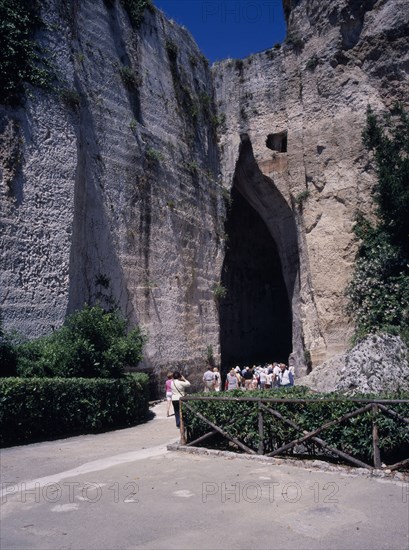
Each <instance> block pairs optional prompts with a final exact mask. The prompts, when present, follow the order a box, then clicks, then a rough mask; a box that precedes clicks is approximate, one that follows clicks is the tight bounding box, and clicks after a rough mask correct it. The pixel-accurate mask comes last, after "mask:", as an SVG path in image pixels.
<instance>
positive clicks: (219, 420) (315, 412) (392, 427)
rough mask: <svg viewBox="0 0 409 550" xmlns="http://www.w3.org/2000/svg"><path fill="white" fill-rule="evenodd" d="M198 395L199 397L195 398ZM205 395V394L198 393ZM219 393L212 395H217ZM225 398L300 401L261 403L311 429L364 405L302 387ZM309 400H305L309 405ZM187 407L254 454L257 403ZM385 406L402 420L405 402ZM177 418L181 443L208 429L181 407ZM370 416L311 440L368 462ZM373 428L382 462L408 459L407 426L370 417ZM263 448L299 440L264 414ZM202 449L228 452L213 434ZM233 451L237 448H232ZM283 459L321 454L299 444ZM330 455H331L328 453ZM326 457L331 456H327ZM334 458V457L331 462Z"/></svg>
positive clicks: (408, 411)
mask: <svg viewBox="0 0 409 550" xmlns="http://www.w3.org/2000/svg"><path fill="white" fill-rule="evenodd" d="M199 395H200V394H199ZM203 395H204V396H207V397H208V396H209V394H208V393H207V394H203ZM218 395H220V394H214V395H213V396H214V397H217V396H218ZM224 395H225V396H226V395H227V397H241V398H246V397H252V398H253V397H258V398H259V397H261V398H266V397H273V398H279V399H281V398H283V399H305V400H307V402H306V403H302V402H295V403H292V402H291V401H283V402H279V403H270V404H268V403H266V405H267V406H268V407H271V408H272V409H274V410H276V411H278V412H279V413H280V414H281V415H282V416H283V417H285V418H286V419H288V420H291V421H292V422H294V423H295V424H297V425H298V426H300V428H302V429H303V430H306V431H312V430H314V429H316V428H318V427H320V426H321V425H323V424H324V423H326V422H329V421H331V420H333V419H336V418H339V417H341V416H344V415H345V414H347V413H349V412H352V411H354V410H356V409H359V408H360V407H362V406H364V405H365V404H362V403H357V402H354V401H351V399H350V398H346V397H343V396H341V395H339V394H309V393H308V390H307V389H306V388H302V387H297V388H289V389H282V390H280V391H278V392H271V393H269V394H268V395H266V392H265V391H252V392H251V395H250V396H249V393H248V392H245V391H242V390H234V391H230V392H228V394H224ZM356 397H359V398H361V399H367V400H368V401H370V400H372V399H409V394H405V395H403V394H400V395H393V396H392V395H390V394H389V395H384V396H382V397H381V396H379V395H378V396H374V395H360V396H356ZM310 400H311V401H310ZM188 403H189V405H190V406H191V407H193V408H194V409H195V410H197V411H198V412H200V413H202V414H203V415H204V416H205V417H206V418H207V419H209V420H210V421H212V422H213V423H214V424H216V425H217V426H219V427H220V428H222V429H223V430H225V431H226V432H227V433H228V434H229V435H230V436H233V437H235V438H237V439H238V440H239V441H241V442H243V443H244V444H245V445H246V446H248V447H250V448H251V449H253V450H254V451H256V452H257V450H258V446H259V443H260V435H259V430H258V404H257V402H255V401H218V400H215V401H189V402H188ZM391 408H392V409H393V410H394V411H395V412H397V413H398V414H400V415H401V416H403V417H405V418H408V416H409V403H399V404H394V405H393V406H391ZM183 418H184V421H185V426H186V431H187V442H191V441H194V440H195V439H196V438H198V437H200V436H201V435H204V434H205V433H207V432H209V431H210V430H211V428H210V426H208V425H207V424H206V423H204V422H203V421H201V420H200V419H199V418H198V417H196V416H195V415H193V414H192V413H191V412H190V411H189V410H188V409H187V407H183ZM372 420H373V415H372V412H371V411H369V412H366V413H363V414H360V415H359V416H356V417H353V418H351V419H349V420H346V421H344V422H342V423H341V424H336V425H335V426H332V427H330V428H328V429H326V430H324V431H323V432H321V433H320V434H319V435H318V436H317V437H319V438H321V439H323V440H324V441H325V442H326V443H327V444H328V445H330V446H332V447H334V448H337V449H339V450H341V451H344V452H345V453H348V454H351V455H352V456H354V457H355V458H357V459H360V460H361V461H364V462H366V463H368V464H371V463H372V460H373V446H372ZM376 424H377V426H378V431H379V447H380V450H381V458H382V461H383V462H386V463H389V464H391V463H393V462H398V461H399V460H401V459H403V458H407V457H408V455H409V430H408V427H407V425H406V424H405V423H404V422H403V421H400V420H399V419H392V418H390V417H389V416H386V415H385V414H383V413H380V414H378V415H377V416H376ZM263 429H264V437H263V445H264V454H267V453H269V452H272V451H274V450H276V449H278V448H280V447H281V446H283V445H285V444H286V443H289V442H290V441H292V440H294V439H296V438H300V437H302V436H303V433H302V432H301V431H297V430H295V429H294V428H292V427H290V426H289V425H287V424H285V423H284V422H282V421H281V420H278V419H276V418H275V417H274V416H273V415H271V414H270V413H268V412H267V411H265V412H264V413H263ZM203 444H204V445H206V446H212V445H216V446H217V447H218V448H220V447H222V448H223V447H224V448H226V449H230V450H234V446H233V449H232V445H231V444H230V443H229V442H228V441H227V439H226V438H224V437H218V436H215V437H214V438H212V439H208V440H205V441H204V442H203ZM237 450H238V451H239V449H237ZM286 454H289V455H300V454H302V455H309V456H311V457H313V458H318V457H321V458H322V457H323V451H322V449H321V448H320V447H318V446H317V445H316V444H314V443H312V442H307V443H305V444H304V445H303V446H302V447H300V446H299V447H298V448H297V449H291V450H289V451H287V452H286ZM328 457H331V453H329V454H328ZM331 458H334V459H336V458H335V456H332V457H331ZM336 460H337V459H336Z"/></svg>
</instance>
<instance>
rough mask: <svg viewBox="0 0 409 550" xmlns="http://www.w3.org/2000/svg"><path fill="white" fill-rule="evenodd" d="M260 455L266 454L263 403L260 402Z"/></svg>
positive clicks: (258, 404)
mask: <svg viewBox="0 0 409 550" xmlns="http://www.w3.org/2000/svg"><path fill="white" fill-rule="evenodd" d="M257 406H258V436H259V441H258V451H257V452H258V454H259V455H263V454H264V423H263V409H262V408H261V401H258V403H257Z"/></svg>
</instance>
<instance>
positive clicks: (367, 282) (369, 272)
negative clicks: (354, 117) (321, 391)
mask: <svg viewBox="0 0 409 550" xmlns="http://www.w3.org/2000/svg"><path fill="white" fill-rule="evenodd" d="M363 140H364V143H365V145H366V146H367V147H368V149H369V150H370V151H372V152H373V159H374V162H375V167H376V173H377V177H378V181H377V183H376V185H375V187H374V189H373V198H374V203H375V206H376V214H377V218H378V221H377V223H375V224H374V223H371V222H370V221H369V220H368V219H366V218H365V217H364V216H363V215H362V213H358V215H357V220H356V225H355V234H356V236H357V237H358V238H359V239H360V246H359V249H358V254H357V261H356V266H355V272H354V276H353V279H352V281H351V283H350V285H349V286H348V289H347V296H348V298H349V306H348V312H349V314H350V315H351V316H352V317H353V319H354V320H355V323H356V339H360V338H361V337H364V336H365V335H366V334H368V333H370V332H379V331H386V332H389V333H392V334H398V335H400V336H401V337H403V339H404V340H406V341H407V342H408V341H409V216H408V211H409V116H408V114H407V113H406V112H405V110H404V109H403V108H402V107H401V106H399V105H397V106H396V107H395V108H394V109H393V110H392V111H391V112H389V113H386V114H384V115H383V116H376V115H375V114H374V113H373V111H372V110H371V109H368V112H367V124H366V128H365V130H364V132H363Z"/></svg>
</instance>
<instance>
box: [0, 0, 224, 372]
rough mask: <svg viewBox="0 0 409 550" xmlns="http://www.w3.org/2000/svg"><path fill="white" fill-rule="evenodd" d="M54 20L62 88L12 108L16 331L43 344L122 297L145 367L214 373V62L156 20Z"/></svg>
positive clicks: (51, 15) (7, 290) (6, 228)
mask: <svg viewBox="0 0 409 550" xmlns="http://www.w3.org/2000/svg"><path fill="white" fill-rule="evenodd" d="M42 18H43V20H44V22H45V24H46V26H45V28H44V29H43V30H42V31H41V33H39V35H38V37H37V38H38V40H39V41H40V43H41V44H42V45H43V46H44V47H45V48H48V49H50V50H52V52H53V59H52V63H53V67H54V70H55V71H56V73H57V74H58V75H59V80H58V82H57V85H56V86H57V91H56V92H52V91H51V90H48V91H40V90H32V92H31V93H30V94H29V96H28V99H27V102H26V104H25V107H24V108H21V109H19V110H11V109H10V108H2V110H1V120H2V126H1V130H2V143H3V145H4V147H2V151H3V152H2V155H3V157H2V159H1V161H2V178H3V184H2V214H1V218H2V219H1V223H2V237H1V238H2V269H1V277H2V281H1V292H2V298H1V300H2V302H1V313H2V317H3V321H4V325H5V327H6V328H7V329H18V330H20V331H22V332H23V333H25V334H27V335H29V336H30V337H37V336H40V335H42V334H46V333H48V332H50V331H51V329H53V328H54V327H58V326H60V325H61V324H62V322H63V320H64V317H65V315H66V314H67V313H70V312H73V311H74V310H76V309H78V308H80V307H82V305H83V304H84V303H85V302H90V303H92V302H94V301H95V300H96V299H100V300H102V301H103V302H107V301H111V302H114V303H117V304H118V305H119V306H120V308H121V310H122V312H123V313H124V314H125V315H126V317H127V318H128V319H129V321H130V323H131V325H132V324H135V323H139V324H140V325H141V327H142V328H143V329H144V330H145V332H146V333H147V335H148V343H147V346H146V350H145V357H146V361H145V362H146V365H147V366H152V367H157V366H161V367H162V368H174V367H176V366H179V365H187V367H189V366H192V365H194V364H200V365H201V366H202V365H203V363H204V360H205V358H206V356H207V355H208V354H209V353H211V351H212V350H213V353H214V355H217V353H218V318H217V310H216V304H215V300H214V296H213V286H214V284H215V283H216V282H217V281H218V277H219V273H220V266H221V261H222V251H223V242H222V240H221V235H222V234H223V223H224V202H223V197H222V192H221V191H222V190H221V186H220V185H219V184H218V183H217V177H218V173H219V161H218V149H217V143H216V135H215V113H214V102H213V95H212V94H213V92H212V84H211V78H210V71H209V68H208V65H207V61H206V60H205V59H204V57H203V56H202V54H201V53H200V52H199V51H198V48H197V46H196V44H195V43H194V41H193V39H192V38H191V36H190V34H189V33H188V32H187V31H186V30H184V29H181V28H180V27H179V26H177V25H175V24H174V23H172V22H169V21H168V20H166V19H165V17H164V16H163V15H162V14H161V13H160V12H159V11H156V10H155V11H153V12H152V11H148V10H146V11H145V17H144V21H143V24H142V25H141V27H140V28H139V29H138V30H137V31H135V30H134V29H133V28H132V26H131V24H130V21H129V18H128V15H127V13H126V12H125V11H124V9H123V8H122V5H121V3H120V2H103V1H102V0H100V1H96V2H95V1H94V0H88V1H87V0H85V1H81V2H70V3H68V4H65V3H64V2H59V1H58V0H49V1H47V2H44V6H43V8H42ZM13 155H14V157H17V156H18V157H19V158H20V159H21V162H20V164H18V166H17V168H16V170H15V173H8V172H7V167H8V166H9V165H12V164H13Z"/></svg>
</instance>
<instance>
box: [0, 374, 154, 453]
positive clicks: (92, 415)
mask: <svg viewBox="0 0 409 550" xmlns="http://www.w3.org/2000/svg"><path fill="white" fill-rule="evenodd" d="M148 410H149V377H148V376H147V375H146V374H143V373H138V374H133V375H127V376H125V377H123V378H121V379H118V380H105V379H97V378H94V379H85V378H77V379H64V378H52V379H50V378H29V379H24V378H3V379H0V434H1V435H0V444H1V446H9V445H15V444H21V443H29V442H32V441H39V440H45V439H53V438H55V437H63V436H68V435H74V434H82V433H93V432H100V431H106V430H111V429H114V428H122V427H127V426H133V425H135V424H138V423H139V422H141V421H143V420H145V419H146V417H147V414H148Z"/></svg>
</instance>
